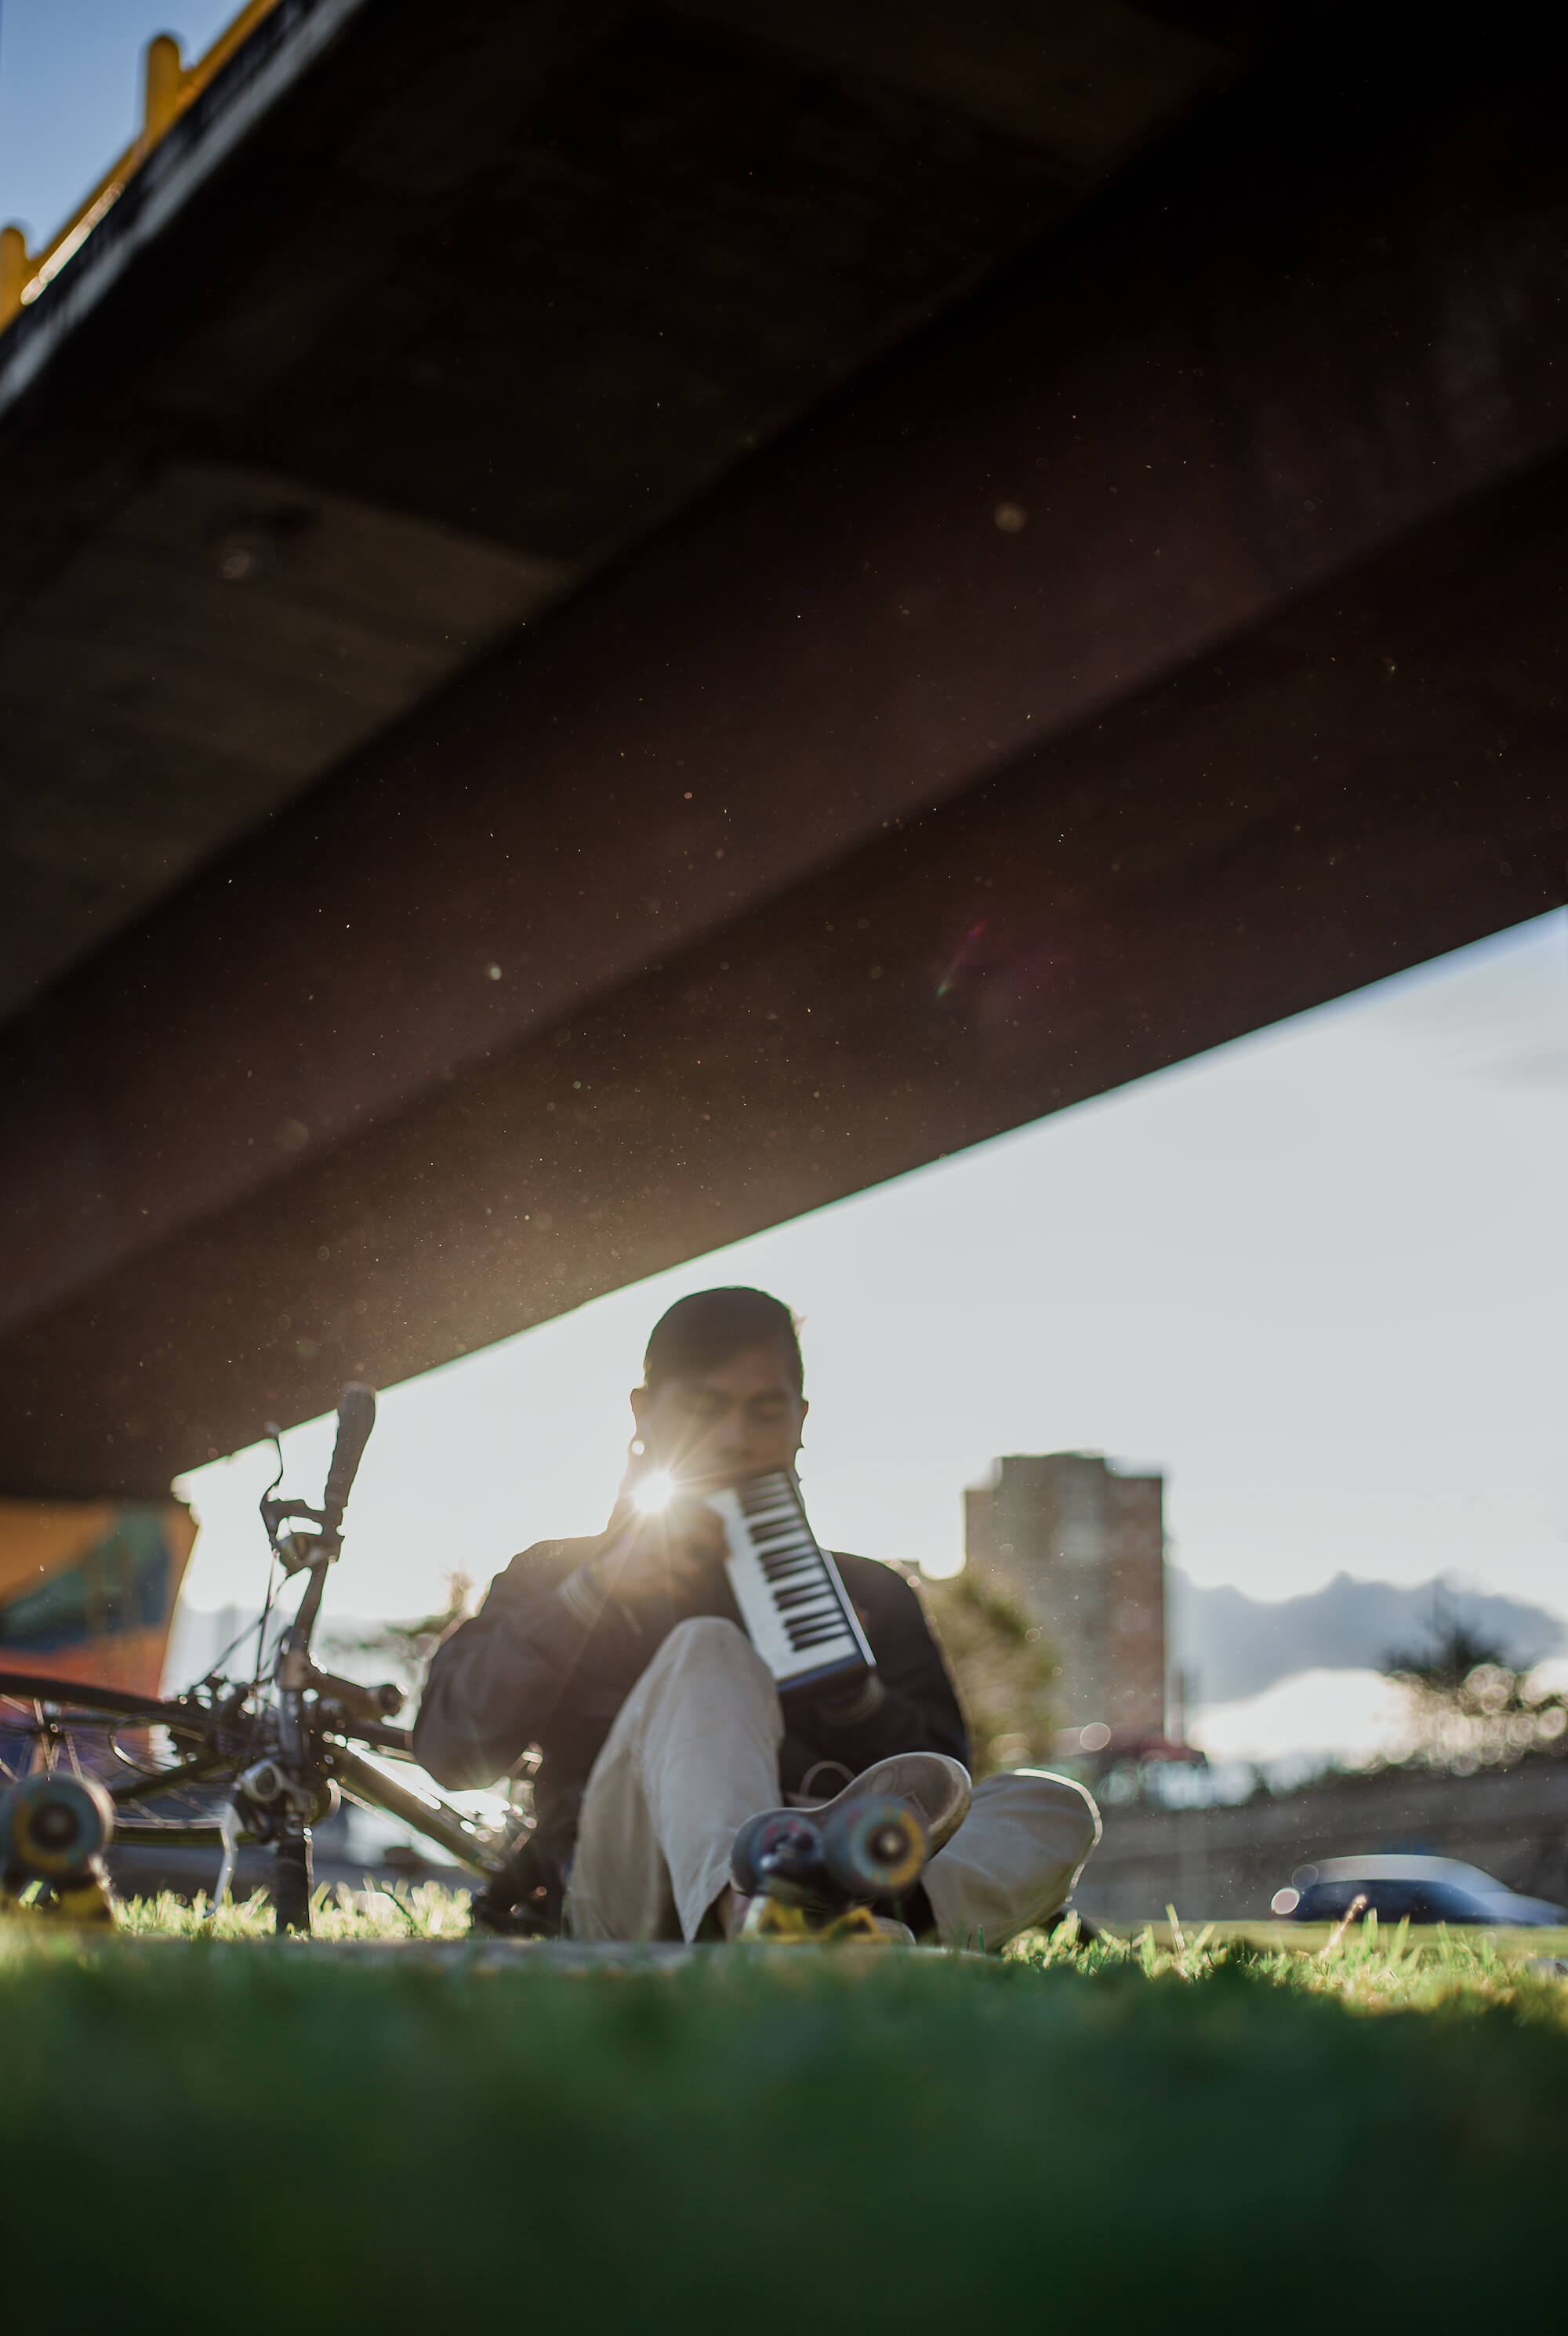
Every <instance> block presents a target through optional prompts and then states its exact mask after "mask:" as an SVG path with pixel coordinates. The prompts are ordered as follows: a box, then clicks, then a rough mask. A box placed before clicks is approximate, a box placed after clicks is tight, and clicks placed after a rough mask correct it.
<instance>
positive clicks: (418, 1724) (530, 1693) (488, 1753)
mask: <svg viewBox="0 0 1568 2336" xmlns="http://www.w3.org/2000/svg"><path fill="white" fill-rule="evenodd" d="M595 1547H597V1543H589V1542H541V1543H538V1544H537V1546H536V1547H534V1548H533V1549H530V1550H525V1551H524V1552H522V1554H521V1557H514V1558H513V1559H512V1561H511V1564H510V1565H509V1566H508V1567H507V1568H506V1570H505V1572H502V1573H498V1574H497V1575H496V1577H495V1580H494V1581H493V1582H492V1583H491V1585H490V1591H489V1595H488V1596H487V1597H486V1599H485V1601H484V1603H483V1605H482V1607H481V1608H480V1610H479V1612H478V1613H477V1614H475V1615H474V1616H473V1617H472V1620H471V1621H467V1622H463V1623H462V1624H461V1625H460V1626H459V1628H458V1629H457V1630H454V1631H453V1634H452V1636H451V1637H450V1638H449V1639H447V1640H445V1641H444V1642H443V1645H441V1646H440V1647H438V1648H437V1649H436V1651H435V1653H434V1654H433V1657H432V1658H431V1662H430V1669H429V1671H428V1673H427V1675H426V1678H425V1683H424V1696H423V1697H422V1698H421V1700H420V1706H419V1716H418V1718H416V1719H415V1721H414V1758H415V1759H416V1760H418V1761H419V1762H420V1764H421V1766H422V1767H424V1768H425V1769H427V1770H428V1771H429V1773H430V1775H431V1776H433V1777H434V1778H435V1780H436V1782H437V1784H440V1785H444V1786H447V1787H448V1789H449V1790H452V1791H458V1790H463V1789H470V1790H472V1788H474V1787H476V1786H483V1785H489V1784H492V1783H493V1782H494V1780H495V1779H496V1778H497V1777H498V1776H504V1775H505V1774H506V1773H507V1771H508V1770H509V1769H511V1768H512V1767H515V1766H516V1765H517V1762H518V1761H519V1760H520V1759H521V1757H522V1755H523V1753H524V1752H526V1751H527V1750H528V1748H529V1747H530V1745H531V1744H538V1743H541V1742H543V1741H544V1740H545V1738H546V1737H548V1736H549V1734H550V1723H551V1721H552V1719H553V1718H554V1717H555V1713H556V1709H557V1707H558V1706H559V1705H560V1700H561V1698H562V1697H563V1696H564V1695H565V1694H567V1693H568V1692H569V1690H570V1688H571V1686H572V1683H573V1681H574V1680H575V1679H579V1678H580V1677H582V1676H584V1675H588V1676H593V1677H599V1678H609V1677H614V1676H616V1675H618V1673H620V1672H623V1671H625V1670H626V1669H628V1665H629V1669H630V1677H632V1678H635V1676H636V1673H637V1671H638V1669H640V1668H641V1664H642V1661H643V1660H644V1657H643V1655H642V1654H641V1653H640V1652H639V1651H638V1650H637V1648H636V1646H635V1643H634V1642H635V1640H636V1626H635V1625H634V1624H633V1623H632V1622H631V1621H630V1620H629V1618H628V1615H627V1614H626V1611H625V1610H624V1609H623V1608H621V1607H619V1606H618V1605H617V1604H616V1603H615V1601H613V1600H609V1599H606V1598H605V1596H604V1595H603V1593H602V1591H599V1590H598V1588H597V1587H596V1586H595V1585H594V1584H593V1582H592V1578H591V1576H590V1575H589V1574H586V1573H585V1572H583V1571H582V1564H581V1561H582V1560H583V1559H585V1558H586V1557H587V1556H588V1555H589V1553H590V1552H591V1551H592V1550H593V1549H594V1548H595ZM628 1684H629V1678H628Z"/></svg>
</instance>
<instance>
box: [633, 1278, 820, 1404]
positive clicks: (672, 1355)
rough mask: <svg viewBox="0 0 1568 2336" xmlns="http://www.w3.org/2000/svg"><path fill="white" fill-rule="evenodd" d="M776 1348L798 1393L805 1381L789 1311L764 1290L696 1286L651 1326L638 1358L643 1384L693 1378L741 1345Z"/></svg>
mask: <svg viewBox="0 0 1568 2336" xmlns="http://www.w3.org/2000/svg"><path fill="white" fill-rule="evenodd" d="M766 1346H775V1347H778V1348H780V1349H781V1350H782V1352H783V1354H784V1361H785V1362H786V1364H787V1365H788V1367H789V1373H790V1377H792V1378H793V1379H794V1389H795V1393H796V1394H797V1395H799V1394H800V1393H801V1392H802V1390H803V1387H804V1385H805V1367H804V1365H803V1363H802V1361H801V1342H800V1338H799V1334H798V1328H797V1325H796V1322H795V1318H794V1315H793V1314H792V1313H791V1312H790V1309H789V1308H788V1307H787V1306H783V1305H781V1304H780V1303H779V1300H778V1299H776V1298H770V1297H769V1296H768V1294H767V1291H766V1290H694V1291H693V1293H692V1295H691V1296H690V1297H689V1298H677V1299H676V1302H675V1304H674V1305H673V1306H672V1307H671V1308H670V1309H669V1311H668V1313H667V1314H662V1315H660V1317H659V1319H658V1320H657V1322H656V1323H655V1324H654V1326H653V1332H652V1335H651V1337H650V1338H649V1339H648V1352H647V1354H646V1355H645V1356H644V1357H643V1364H642V1376H643V1384H644V1385H645V1386H646V1387H656V1386H657V1384H658V1382H659V1380H660V1379H675V1378H696V1377H700V1376H701V1375H702V1373H703V1372H704V1371H711V1370H712V1369H713V1368H714V1367H715V1366H716V1364H718V1363H722V1362H726V1361H727V1359H728V1358H729V1357H730V1356H731V1355H733V1354H736V1353H738V1352H739V1350H740V1348H742V1347H766Z"/></svg>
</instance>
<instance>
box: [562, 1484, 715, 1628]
mask: <svg viewBox="0 0 1568 2336" xmlns="http://www.w3.org/2000/svg"><path fill="white" fill-rule="evenodd" d="M727 1547H728V1544H727V1543H726V1540H725V1530H724V1524H723V1521H722V1520H721V1519H720V1517H719V1516H718V1515H717V1514H716V1511H714V1510H713V1509H710V1508H708V1507H707V1506H706V1503H704V1502H702V1501H699V1500H697V1499H696V1498H695V1497H694V1496H692V1495H691V1494H685V1495H682V1494H676V1495H675V1496H674V1498H672V1499H671V1501H670V1502H669V1503H668V1504H667V1506H666V1507H665V1508H662V1509H659V1510H657V1511H656V1513H655V1514H653V1515H652V1516H644V1515H643V1514H641V1513H640V1512H639V1511H638V1510H637V1509H636V1508H635V1507H634V1506H633V1505H632V1504H631V1503H630V1502H629V1501H627V1502H618V1503H617V1504H616V1511H615V1514H614V1515H613V1516H612V1517H611V1519H610V1521H609V1528H608V1530H607V1531H606V1533H605V1535H604V1540H603V1544H602V1546H601V1547H600V1548H599V1550H598V1551H597V1552H596V1553H595V1554H594V1556H593V1557H592V1558H591V1559H590V1560H589V1570H590V1571H591V1572H592V1575H593V1579H594V1581H595V1582H596V1584H597V1585H598V1587H599V1589H600V1590H601V1591H603V1592H604V1594H605V1596H606V1597H607V1598H613V1599H615V1600H616V1601H617V1602H618V1604H619V1605H622V1606H631V1607H636V1606H639V1605H641V1604H643V1603H644V1602H645V1601H648V1600H651V1599H657V1598H671V1599H673V1600H674V1601H676V1603H677V1605H684V1604H686V1603H687V1601H690V1600H693V1599H695V1598H696V1597H697V1596H698V1595H699V1593H700V1592H701V1591H703V1590H704V1589H705V1588H706V1587H707V1586H708V1585H709V1584H710V1583H712V1582H713V1581H714V1580H715V1578H716V1575H717V1573H718V1571H719V1568H720V1567H721V1566H722V1564H723V1562H724V1559H725V1554H726V1549H727Z"/></svg>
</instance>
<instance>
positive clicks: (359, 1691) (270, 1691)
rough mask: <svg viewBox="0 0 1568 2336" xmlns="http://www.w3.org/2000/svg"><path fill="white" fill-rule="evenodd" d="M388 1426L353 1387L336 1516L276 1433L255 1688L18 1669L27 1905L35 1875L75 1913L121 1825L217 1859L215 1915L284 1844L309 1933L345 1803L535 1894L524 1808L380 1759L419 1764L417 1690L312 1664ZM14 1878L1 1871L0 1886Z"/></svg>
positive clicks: (16, 1817) (13, 1713)
mask: <svg viewBox="0 0 1568 2336" xmlns="http://www.w3.org/2000/svg"><path fill="white" fill-rule="evenodd" d="M373 1426H375V1390H374V1389H373V1388H371V1387H362V1386H351V1387H346V1388H345V1389H344V1391H343V1395H342V1397H341V1399H340V1401H339V1404H338V1412H337V1438H336V1445H335V1446H334V1449H333V1455H332V1462H331V1465H330V1467H329V1468H328V1470H327V1475H326V1489H325V1491H324V1493H323V1495H322V1500H321V1504H320V1505H319V1507H312V1506H311V1505H309V1504H307V1503H305V1502H302V1501H296V1500H290V1499H288V1498H287V1497H279V1494H278V1487H279V1485H280V1484H282V1482H283V1474H284V1463H283V1450H282V1445H281V1443H280V1442H279V1440H278V1430H277V1429H276V1428H272V1429H270V1430H269V1433H270V1435H271V1436H272V1440H273V1444H274V1446H275V1448H276V1450H277V1453H278V1474H277V1475H276V1476H275V1477H274V1478H273V1480H272V1483H271V1484H269V1485H268V1489H267V1491H266V1492H265V1493H264V1494H263V1495H262V1498H261V1510H260V1514H261V1519H262V1523H263V1524H264V1526H265V1527H266V1531H267V1539H268V1547H269V1549H270V1550H271V1552H272V1565H271V1569H270V1572H269V1574H268V1590H267V1600H266V1603H265V1605H264V1606H263V1609H262V1612H261V1618H260V1621H259V1622H258V1623H255V1624H248V1626H247V1628H246V1630H245V1631H244V1633H243V1634H242V1638H241V1640H239V1641H236V1645H239V1644H240V1643H242V1642H243V1640H244V1639H247V1638H248V1637H249V1636H250V1634H251V1632H252V1630H254V1631H255V1634H256V1647H257V1654H256V1663H255V1668H254V1673H253V1676H251V1677H250V1678H248V1679H241V1680H239V1681H235V1680H231V1679H228V1678H226V1677H224V1676H223V1674H222V1673H221V1671H220V1670H219V1669H218V1668H217V1667H216V1666H215V1667H214V1669H213V1670H212V1671H211V1672H209V1675H208V1676H207V1677H206V1678H205V1679H202V1680H200V1682H199V1683H198V1684H197V1685H196V1686H194V1687H192V1688H190V1689H186V1690H185V1691H184V1692H183V1693H182V1694H178V1695H175V1696H172V1697H170V1698H159V1697H156V1696H147V1695H136V1694H132V1693H131V1692H129V1691H128V1690H124V1689H118V1688H111V1687H93V1686H83V1685H80V1684H78V1683H77V1682H75V1681H73V1680H68V1679H49V1678H46V1677H44V1676H42V1675H39V1674H36V1673H33V1672H28V1671H14V1670H10V1669H5V1668H4V1667H3V1666H0V1796H4V1797H0V1811H4V1810H5V1808H7V1807H9V1808H10V1809H11V1811H12V1819H11V1824H10V1831H9V1834H6V1833H5V1830H4V1825H5V1821H4V1818H3V1816H0V1869H3V1868H5V1865H6V1864H7V1855H6V1850H5V1843H6V1841H7V1840H9V1843H10V1864H11V1874H10V1881H11V1885H12V1886H11V1891H10V1894H11V1896H12V1897H15V1896H16V1895H17V1883H18V1882H19V1881H21V1882H35V1883H38V1884H39V1885H40V1887H41V1889H42V1891H43V1892H44V1896H45V1899H46V1901H52V1902H53V1903H56V1904H57V1905H58V1906H60V1907H61V1908H62V1909H74V1908H75V1907H76V1906H77V1904H78V1903H80V1902H81V1901H82V1899H83V1890H84V1883H85V1882H90V1880H91V1876H92V1874H93V1871H94V1870H95V1867H96V1863H97V1860H98V1858H99V1854H100V1853H101V1850H102V1846H103V1845H104V1841H105V1839H106V1837H107V1831H108V1828H109V1825H111V1823H112V1834H113V1838H114V1839H115V1840H116V1841H117V1842H120V1843H122V1844H127V1845H130V1846H138V1845H140V1846H150V1847H154V1848H156V1847H163V1848H168V1849H173V1848H190V1847H205V1846H210V1847H211V1848H212V1849H213V1850H215V1851H216V1852H217V1853H218V1854H219V1867H218V1874H217V1881H216V1886H215V1888H214V1891H213V1896H212V1911H213V1912H214V1913H216V1912H217V1910H218V1908H219V1906H221V1905H222V1904H223V1903H225V1902H226V1901H227V1898H228V1895H229V1886H230V1883H231V1881H232V1877H233V1872H234V1862H235V1857H236V1854H237V1852H238V1851H239V1848H240V1846H241V1845H242V1844H256V1843H259V1844H269V1845H270V1846H271V1848H272V1851H273V1856H274V1879H273V1888H272V1897H273V1906H274V1911H275V1914H276V1927H277V1929H278V1931H279V1932H308V1931H309V1929H310V1901H311V1887H312V1883H311V1831H312V1828H313V1826H315V1825H320V1824H322V1823H323V1822H324V1820H325V1819H326V1816H327V1815H329V1814H330V1813H331V1812H332V1811H333V1810H334V1809H335V1808H336V1806H337V1802H338V1796H340V1795H346V1796H347V1797H348V1798H349V1799H350V1800H351V1801H354V1802H356V1803H358V1804H359V1805H360V1806H363V1807H368V1808H373V1809H380V1810H382V1811H384V1812H385V1814H386V1815H389V1816H392V1817H395V1818H397V1819H398V1820H399V1821H400V1822H401V1823H402V1824H404V1825H408V1826H410V1827H411V1828H412V1829H413V1830H414V1832H416V1833H418V1834H421V1835H424V1838H425V1839H426V1840H428V1841H430V1842H433V1843H434V1844H436V1845H437V1846H438V1847H440V1848H441V1849H443V1850H444V1851H445V1852H446V1854H447V1855H448V1856H449V1857H452V1858H453V1859H455V1860H456V1861H457V1862H458V1863H459V1864H463V1865H464V1866H466V1867H467V1868H468V1869H469V1870H470V1871H471V1872H472V1873H473V1874H475V1875H476V1876H477V1877H478V1878H479V1879H480V1880H481V1881H482V1883H484V1884H485V1885H486V1889H487V1891H488V1893H490V1895H491V1896H492V1897H494V1896H495V1894H496V1893H497V1892H498V1889H499V1891H500V1893H501V1895H502V1898H510V1897H512V1896H515V1895H516V1894H517V1893H518V1892H519V1890H520V1889H521V1879H522V1877H523V1876H524V1875H526V1874H527V1871H528V1864H529V1856H528V1853H529V1846H530V1836H531V1817H530V1816H529V1815H528V1814H527V1813H526V1811H524V1810H521V1809H518V1808H517V1807H515V1806H513V1807H512V1808H511V1813H510V1815H508V1817H507V1818H506V1819H505V1820H504V1821H503V1823H502V1824H501V1825H484V1824H482V1823H481V1822H480V1821H479V1820H478V1819H477V1818H475V1817H472V1816H471V1815H467V1814H466V1813H465V1812H463V1811H462V1810H459V1809H456V1808H454V1807H453V1806H451V1805H450V1804H449V1803H447V1802H445V1801H443V1800H442V1799H441V1798H440V1797H439V1796H435V1795H433V1794H431V1793H427V1792H424V1791H422V1790H419V1791H416V1790H412V1789H409V1788H407V1787H405V1786H403V1785H401V1784H399V1783H398V1782H397V1781H396V1779H395V1778H394V1777H393V1776H388V1775H387V1774H386V1773H385V1771H384V1769H383V1768H382V1767H379V1766H378V1765H376V1758H375V1757H366V1756H367V1755H370V1756H379V1758H380V1759H381V1760H392V1761H407V1760H411V1759H412V1757H413V1754H412V1747H411V1742H410V1733H409V1730H408V1729H407V1728H400V1727H397V1726H394V1724H393V1720H394V1714H395V1713H396V1712H397V1711H398V1710H399V1708H401V1706H402V1703H403V1699H404V1698H403V1692H402V1690H401V1689H399V1688H397V1687H396V1686H394V1685H393V1684H392V1683H390V1682H388V1683H387V1684H386V1685H385V1686H381V1687H375V1688H366V1687H363V1686H361V1685H359V1684H358V1683H357V1682H356V1681H355V1680H353V1679H340V1678H338V1677H336V1675H335V1674H334V1673H332V1672H330V1671H324V1670H322V1669H318V1668H317V1664H316V1663H315V1661H314V1660H313V1659H312V1655H311V1637H312V1634H313V1632H314V1630H315V1628H316V1623H317V1616H318V1614H319V1612H320V1609H321V1599H322V1592H323V1590H324V1588H325V1586H326V1571H327V1568H328V1566H330V1565H332V1564H334V1563H336V1560H337V1558H338V1557H339V1555H340V1554H341V1552H342V1546H343V1513H344V1510H345V1508H346V1505H347V1503H348V1495H349V1493H350V1491H351V1489H352V1487H353V1484H354V1479H355V1475H356V1473H357V1471H358V1467H359V1463H360V1461H361V1459H362V1457H363V1456H364V1452H365V1445H366V1443H367V1442H368V1440H369V1437H370V1432H371V1429H372V1427H373ZM300 1576H303V1577H304V1582H305V1587H304V1591H303V1594H302V1596H301V1597H300V1599H299V1601H298V1604H297V1607H296V1608H295V1611H294V1613H293V1616H292V1619H291V1620H289V1621H287V1622H286V1623H285V1624H284V1625H283V1627H282V1628H281V1630H279V1631H278V1634H277V1636H276V1638H275V1640H274V1642H273V1646H272V1648H271V1650H270V1657H271V1660H270V1661H269V1660H268V1655H269V1650H268V1632H269V1629H270V1628H271V1627H272V1621H273V1614H274V1610H275V1608H276V1606H277V1603H278V1598H279V1596H280V1595H281V1594H282V1591H284V1589H285V1587H286V1586H287V1583H288V1582H291V1581H293V1580H295V1579H297V1578H298V1577H300ZM234 1651H235V1649H234V1648H233V1647H230V1648H229V1649H228V1650H225V1654H224V1655H223V1656H221V1657H220V1658H219V1662H222V1661H225V1660H228V1659H229V1656H231V1655H232V1654H233V1653H234ZM45 1779H53V1780H55V1782H56V1788H55V1789H51V1787H50V1786H49V1785H48V1784H47V1783H45V1782H42V1781H40V1780H45ZM95 1813H96V1814H95ZM100 1870H101V1869H100ZM513 1877H517V1879H516V1880H515V1881H514V1879H513ZM5 1878H6V1877H5V1874H4V1873H3V1872H0V1884H3V1883H5ZM88 1894H90V1893H88ZM485 1894H486V1893H485V1892H484V1891H482V1892H481V1893H480V1896H481V1897H483V1896H485ZM526 1927H531V1924H529V1925H526Z"/></svg>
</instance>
